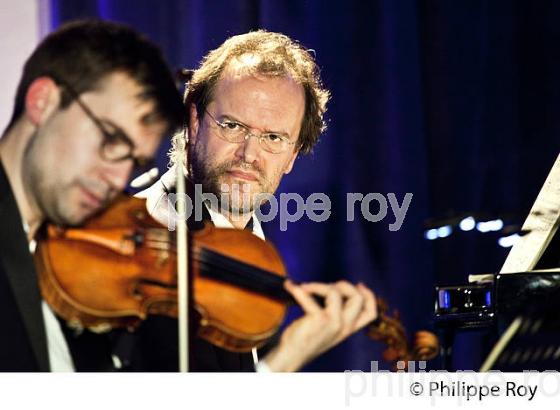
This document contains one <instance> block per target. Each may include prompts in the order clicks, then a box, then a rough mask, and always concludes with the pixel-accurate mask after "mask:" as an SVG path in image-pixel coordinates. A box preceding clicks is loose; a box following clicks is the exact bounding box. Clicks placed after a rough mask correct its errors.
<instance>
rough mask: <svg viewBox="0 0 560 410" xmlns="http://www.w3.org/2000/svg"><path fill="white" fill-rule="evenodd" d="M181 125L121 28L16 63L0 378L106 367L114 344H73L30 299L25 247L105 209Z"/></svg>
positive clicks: (67, 34) (8, 138) (0, 143)
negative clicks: (19, 66) (20, 65)
mask: <svg viewBox="0 0 560 410" xmlns="http://www.w3.org/2000/svg"><path fill="white" fill-rule="evenodd" d="M182 117H183V104H182V101H181V98H180V95H179V94H178V92H177V89H176V87H175V84H174V80H173V78H172V76H171V74H170V73H169V70H168V68H167V66H166V64H165V62H164V60H163V58H162V56H161V53H160V51H159V50H158V48H157V47H156V46H155V45H153V44H152V43H150V42H149V41H147V40H146V39H145V38H143V37H141V36H140V35H138V34H137V33H136V32H134V31H133V30H132V29H130V28H128V27H126V26H122V25H119V24H114V23H108V22H98V21H85V22H77V23H73V24H69V25H66V26H64V27H62V28H61V29H59V30H58V31H56V32H53V33H52V34H50V35H49V36H47V37H46V38H45V39H44V41H43V42H42V43H41V44H40V45H39V46H38V47H37V49H36V50H35V51H34V52H33V54H32V55H31V56H30V58H29V59H28V60H27V62H26V64H25V67H24V71H23V76H22V79H21V81H20V84H19V87H18V89H17V94H16V98H15V107H14V112H13V116H12V119H11V121H10V123H9V125H8V127H7V128H6V130H5V131H4V133H3V135H2V138H1V139H0V161H1V166H0V224H1V229H0V328H1V329H2V334H3V336H4V337H3V338H2V340H1V341H0V371H48V370H52V371H59V370H62V371H72V370H112V369H113V368H114V363H113V362H112V357H111V350H112V349H113V345H114V341H115V340H116V339H115V338H116V337H117V336H118V335H115V334H107V335H104V336H99V337H94V336H93V335H89V336H84V335H83V337H74V336H75V335H74V334H73V333H72V332H71V331H70V330H69V329H68V328H66V326H65V324H64V323H59V321H58V320H57V318H56V316H55V315H54V314H53V312H52V311H51V310H50V308H49V306H47V304H46V303H45V302H44V301H42V299H41V295H40V292H39V288H38V285H37V280H36V273H35V269H34V265H33V260H32V255H31V253H32V252H33V248H34V241H33V239H34V238H35V234H36V233H37V231H38V230H39V228H40V226H41V225H42V224H43V222H45V221H50V222H52V223H55V224H58V225H79V224H81V223H83V222H84V221H85V220H86V219H87V218H89V217H90V216H92V215H94V214H95V213H97V212H99V211H100V210H102V209H103V208H104V207H106V206H107V205H108V204H109V203H110V201H111V200H112V199H113V198H114V197H115V196H116V195H117V194H118V193H120V192H121V191H122V190H123V189H124V188H125V186H126V185H127V183H128V180H129V177H130V174H131V172H132V171H133V170H134V168H136V167H140V166H144V165H146V163H148V162H149V161H150V160H151V159H152V158H153V156H154V155H155V153H156V149H157V147H158V145H159V143H160V141H161V139H162V137H163V136H164V135H166V134H167V135H169V133H170V132H172V131H174V130H175V129H176V128H177V127H178V126H179V125H180V124H182ZM30 251H31V252H30ZM78 269H80V267H79V266H76V270H78ZM91 291H92V292H93V291H95V289H93V290H91Z"/></svg>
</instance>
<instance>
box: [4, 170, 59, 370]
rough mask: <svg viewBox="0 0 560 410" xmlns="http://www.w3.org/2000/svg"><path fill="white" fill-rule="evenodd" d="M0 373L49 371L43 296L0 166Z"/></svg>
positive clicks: (18, 216) (8, 186)
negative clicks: (0, 333)
mask: <svg viewBox="0 0 560 410" xmlns="http://www.w3.org/2000/svg"><path fill="white" fill-rule="evenodd" d="M0 331H1V332H2V338H1V339H0V371H48V370H49V368H50V367H49V356H48V351H47V338H46V333H45V325H44V322H43V314H42V310H41V295H40V292H39V287H38V285H37V275H36V273H35V266H34V264H33V259H32V257H31V254H30V252H29V245H28V242H27V238H26V236H25V232H24V231H23V224H22V219H21V216H20V214H19V210H18V208H17V204H16V201H15V198H14V195H13V193H12V189H11V187H10V185H9V183H8V180H7V178H6V173H5V172H4V168H3V167H2V166H1V165H0Z"/></svg>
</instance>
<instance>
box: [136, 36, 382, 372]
mask: <svg viewBox="0 0 560 410" xmlns="http://www.w3.org/2000/svg"><path fill="white" fill-rule="evenodd" d="M318 72H319V70H318V67H317V65H316V63H315V61H314V59H313V57H312V55H311V54H310V52H309V51H307V50H306V49H304V48H303V47H302V46H300V45H299V44H298V43H296V42H294V41H293V40H291V39H290V38H288V37H287V36H284V35H282V34H278V33H270V32H266V31H257V32H252V33H247V34H244V35H239V36H234V37H232V38H230V39H228V40H227V41H226V42H225V43H224V44H222V45H221V46H220V47H218V48H217V49H215V50H213V51H211V52H210V53H208V54H207V55H206V57H204V59H203V61H202V64H201V66H200V67H199V68H198V69H197V70H196V71H194V73H193V76H192V79H191V81H190V83H189V86H188V89H187V92H186V98H185V100H186V109H187V116H188V121H187V124H188V138H189V140H188V144H185V141H184V135H185V134H184V133H178V134H176V136H175V137H174V141H173V142H174V149H173V150H172V152H171V153H170V156H171V159H172V163H174V164H184V163H185V157H184V155H183V154H182V151H181V150H180V149H178V147H180V146H182V145H187V147H188V148H187V152H188V155H187V158H188V175H189V179H190V181H191V182H192V183H194V184H200V185H201V187H202V193H203V194H204V195H205V197H207V195H208V194H212V196H213V197H214V198H217V199H218V200H219V201H218V203H212V201H208V202H206V203H205V209H204V210H203V211H204V213H205V214H206V217H207V219H211V220H212V222H213V223H214V224H215V225H216V226H218V227H225V228H228V227H229V228H237V229H247V228H248V227H249V228H250V229H252V231H253V233H254V234H255V235H257V236H260V237H263V233H262V229H261V226H260V222H259V220H258V219H257V218H256V216H255V209H257V207H258V206H259V205H260V203H261V200H262V198H263V195H265V196H266V195H271V194H273V193H274V192H275V191H276V189H277V187H278V185H279V183H280V180H281V179H282V177H283V175H284V174H287V173H289V172H290V171H291V169H292V166H293V164H294V161H295V160H296V157H297V156H298V154H300V153H301V154H307V153H309V152H310V151H311V149H312V148H313V146H314V145H315V143H316V142H317V140H318V138H319V135H320V134H321V133H322V132H323V130H324V128H325V123H324V121H323V114H324V112H325V110H326V104H327V101H328V99H329V92H328V91H327V90H326V89H324V88H323V86H322V84H321V81H320V78H319V74H318ZM172 184H173V171H171V172H168V173H167V174H166V175H164V176H163V177H162V178H161V179H160V181H159V182H158V183H156V184H155V185H153V186H152V187H150V188H149V189H148V190H147V191H146V192H144V193H143V195H145V196H147V198H148V209H149V211H150V212H151V213H152V215H154V216H155V217H156V218H157V219H159V220H160V221H161V222H162V223H166V222H168V218H171V217H173V216H172V215H173V214H170V213H169V204H168V202H167V201H166V195H167V194H168V193H170V192H171V191H172V189H173V188H172ZM197 202H198V201H193V203H195V204H196V203H197ZM286 287H287V290H288V291H290V292H291V293H292V295H293V296H294V298H295V299H296V300H297V302H298V303H299V304H300V306H301V307H302V309H303V311H304V315H303V316H302V317H301V318H300V319H298V320H296V321H294V322H292V324H290V326H288V327H287V329H286V330H285V331H284V332H283V333H282V334H281V335H280V337H279V339H278V343H277V345H276V346H274V347H273V348H272V350H271V351H270V352H269V353H268V354H267V355H266V357H264V358H259V357H258V354H256V353H255V352H253V355H252V356H251V355H242V354H240V355H238V357H232V354H229V353H226V352H223V351H221V350H220V349H218V348H216V347H213V346H206V345H205V344H204V342H203V341H200V340H198V341H197V342H196V344H197V351H198V355H195V356H194V357H193V359H192V360H193V361H194V363H193V365H194V367H195V368H196V369H198V370H206V371H207V370H222V371H223V370H237V371H239V370H252V369H253V368H254V366H255V364H256V366H257V369H258V370H273V371H294V370H297V369H299V368H301V367H302V366H303V365H305V364H306V363H308V362H309V361H310V360H311V359H313V358H315V357H316V356H317V355H319V354H321V353H322V352H324V351H326V350H327V349H329V348H331V347H332V346H334V345H336V344H337V343H339V342H340V341H342V340H344V339H345V338H346V337H348V336H349V335H351V334H353V333H354V332H356V331H357V330H359V329H361V328H362V327H364V326H365V325H366V324H368V323H370V322H371V321H372V320H374V319H375V317H376V308H375V297H374V295H373V293H372V292H371V291H370V290H369V289H367V288H366V287H365V286H363V285H361V284H360V285H357V286H355V285H352V284H350V283H348V282H346V281H340V282H337V283H335V284H322V283H311V284H305V285H301V286H295V285H293V284H291V283H289V282H288V283H287V285H286ZM314 295H317V296H320V297H324V298H325V304H324V306H321V305H319V304H318V303H317V302H316V299H315V298H314V297H313V296H314ZM163 327H164V326H162V327H161V328H160V331H161V330H162V329H163ZM154 350H162V349H154ZM175 355H176V353H171V352H170V357H174V356H175ZM169 363H172V361H169Z"/></svg>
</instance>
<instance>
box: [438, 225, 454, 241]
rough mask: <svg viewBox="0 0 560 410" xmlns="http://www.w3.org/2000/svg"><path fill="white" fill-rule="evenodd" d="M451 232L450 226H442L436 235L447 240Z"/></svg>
mask: <svg viewBox="0 0 560 410" xmlns="http://www.w3.org/2000/svg"><path fill="white" fill-rule="evenodd" d="M452 232H453V228H451V225H445V226H442V227H441V228H438V230H437V234H438V236H439V237H440V238H447V237H448V236H449V235H451V233H452Z"/></svg>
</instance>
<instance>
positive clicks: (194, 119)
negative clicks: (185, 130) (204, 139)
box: [189, 104, 200, 144]
mask: <svg viewBox="0 0 560 410" xmlns="http://www.w3.org/2000/svg"><path fill="white" fill-rule="evenodd" d="M189 110H190V112H189V114H190V115H189V143H190V144H193V143H194V142H195V139H196V137H197V135H198V128H199V127H200V121H199V119H198V111H197V109H196V105H195V104H191V106H190V107H189Z"/></svg>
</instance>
